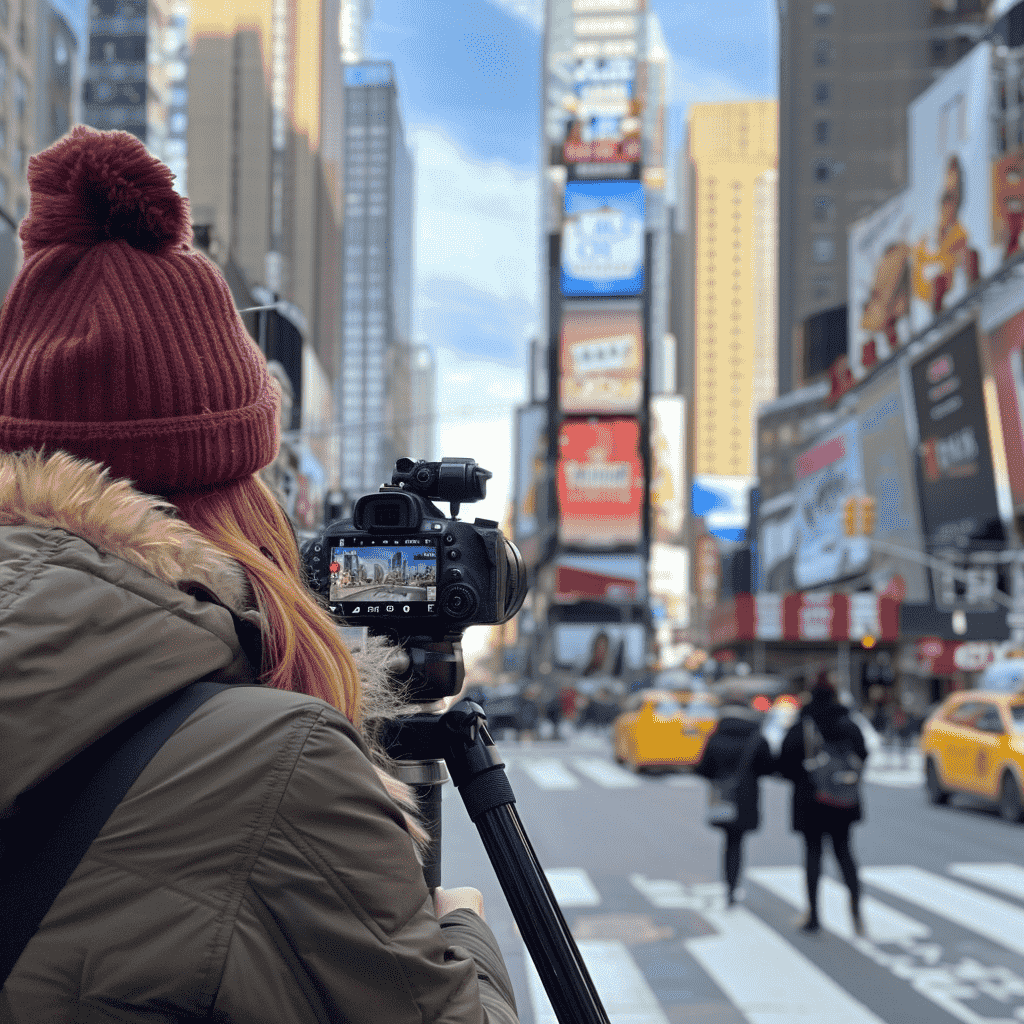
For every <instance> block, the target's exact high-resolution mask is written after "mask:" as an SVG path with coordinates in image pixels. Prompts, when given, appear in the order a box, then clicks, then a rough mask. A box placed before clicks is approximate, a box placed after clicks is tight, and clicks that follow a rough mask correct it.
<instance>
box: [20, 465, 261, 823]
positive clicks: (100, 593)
mask: <svg viewBox="0 0 1024 1024" xmlns="http://www.w3.org/2000/svg"><path fill="white" fill-rule="evenodd" d="M229 609H230V610H229ZM232 613H234V615H236V616H238V617H239V619H241V620H243V621H245V622H248V623H249V624H250V625H252V626H257V627H258V625H259V621H260V620H259V614H258V613H257V612H256V610H255V608H254V600H253V595H252V591H251V588H250V587H249V584H248V580H247V579H246V576H245V574H244V572H243V571H242V568H241V566H239V565H238V563H237V562H235V561H234V560H233V559H231V558H230V557H229V556H228V555H226V554H224V553H223V552H222V551H220V549H218V548H217V547H216V546H215V545H213V544H212V543H211V542H209V541H208V540H206V539H205V538H204V537H203V536H202V535H201V534H199V533H198V532H197V531H196V530H194V529H193V528H192V527H190V526H189V525H188V524H187V523H184V522H183V521H181V520H180V519H177V518H175V515H174V510H173V509H172V508H171V507H170V506H169V505H167V503H166V502H164V501H161V500H160V499H159V498H154V497H152V496H149V495H145V494H141V493H139V492H138V491H136V490H135V489H134V488H133V487H132V486H131V484H130V483H128V482H126V481H123V480H113V479H111V478H110V477H109V475H108V474H107V473H106V472H105V470H104V469H103V468H102V467H101V466H99V465H97V464H95V463H90V462H86V461H82V460H78V459H74V458H72V457H71V456H69V455H66V454H64V453H56V454H52V455H43V454H40V453H38V452H22V453H19V454H5V453H0V813H2V812H3V810H4V809H5V808H7V807H9V805H10V803H11V802H12V800H13V799H14V798H15V797H16V796H17V794H18V793H19V792H21V791H23V790H24V789H26V788H27V787H28V786H31V785H34V784H35V783H36V782H38V781H40V780H41V779H43V778H45V777H46V776H47V775H49V774H50V773H51V772H52V771H53V770H54V769H56V768H57V767H59V766H60V765H61V764H63V763H65V762H66V761H67V760H68V759H70V758H71V757H73V756H74V755H75V754H76V753H77V752H78V751H80V750H82V749H84V748H85V747H86V746H88V745H89V744H90V743H92V742H93V741H94V740H95V739H96V738H98V737H99V736H101V735H103V734H104V733H106V732H107V731H108V730H109V729H111V728H112V727H114V726H115V725H117V724H118V723H119V722H122V721H124V720H125V719H127V718H129V717H130V716H131V715H132V714H134V713H135V712H136V711H138V710H140V709H141V708H143V707H145V706H147V705H148V704H150V703H152V702H153V701H155V700H159V699H160V698H161V697H163V696H165V695H167V694H169V693H172V692H174V691H175V690H177V689H180V688H181V687H182V686H185V685H187V684H188V683H189V682H191V681H193V680H195V679H199V678H202V677H204V676H210V675H211V674H216V676H217V678H218V679H221V680H223V681H225V682H254V681H255V674H256V672H258V670H259V665H256V666H253V665H252V664H251V662H250V661H249V659H248V658H247V657H246V655H245V653H244V652H243V649H242V645H241V643H240V641H239V637H238V633H237V631H236V624H235V620H234V619H233V618H232Z"/></svg>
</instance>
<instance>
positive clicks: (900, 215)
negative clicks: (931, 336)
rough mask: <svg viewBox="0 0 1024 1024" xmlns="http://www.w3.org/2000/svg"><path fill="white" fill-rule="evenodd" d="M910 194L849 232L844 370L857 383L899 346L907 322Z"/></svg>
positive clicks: (907, 333)
mask: <svg viewBox="0 0 1024 1024" xmlns="http://www.w3.org/2000/svg"><path fill="white" fill-rule="evenodd" d="M913 223H914V217H913V195H912V193H911V192H910V191H909V190H908V191H906V192H902V193H900V194H899V195H897V196H894V197H893V198H892V199H890V200H889V201H888V202H887V203H883V205H882V206H880V207H879V208H878V209H877V210H874V211H873V212H872V213H869V214H868V215H867V216H866V217H864V218H862V219H861V220H859V221H857V222H856V223H855V224H854V225H853V226H852V227H851V228H850V232H849V301H848V303H847V316H848V317H849V324H848V334H847V337H848V339H849V342H848V354H849V361H850V370H851V372H852V373H853V376H854V377H855V378H857V379H860V378H861V377H863V376H864V374H865V373H866V371H867V370H869V369H870V368H871V367H872V366H874V364H875V363H877V362H879V361H880V360H884V359H887V358H888V357H889V356H891V355H892V354H893V353H894V352H895V351H896V350H897V349H898V348H899V347H900V346H902V345H905V344H906V343H907V342H908V341H909V340H910V336H911V334H912V333H913V328H912V327H911V323H910V294H911V284H910V282H911V267H912V263H911V251H910V245H909V244H908V241H907V240H908V239H909V238H911V237H912V232H913Z"/></svg>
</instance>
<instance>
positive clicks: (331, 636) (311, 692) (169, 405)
mask: <svg viewBox="0 0 1024 1024" xmlns="http://www.w3.org/2000/svg"><path fill="white" fill-rule="evenodd" d="M28 184H29V189H30V192H31V204H30V209H29V214H28V216H27V217H26V218H25V219H24V220H23V221H22V222H21V226H20V229H19V233H20V236H21V241H22V244H23V250H24V256H25V261H24V264H23V266H22V268H21V270H20V271H19V273H18V275H17V277H16V279H15V280H14V282H13V284H12V286H11V289H10V291H9V292H8V294H7V297H6V299H5V301H4V304H3V308H2V310H0V922H2V923H0V986H2V989H0V1020H2V1021H4V1024H11V1022H13V1024H42V1022H44V1021H45V1022H46V1024H112V1022H114V1021H117V1022H120V1024H133V1022H140V1024H141V1022H143V1021H158V1020H159V1021H177V1022H185V1021H201V1020H202V1021H213V1020H216V1021H220V1022H222V1024H236V1022H237V1024H243V1022H244V1024H285V1022H287V1024H328V1022H335V1021H347V1022H350V1024H379V1022H381V1021H395V1022H397V1021H415V1022H417V1024H429V1022H442V1021H443V1022H444V1024H470V1022H472V1024H480V1022H487V1024H514V1022H515V1021H516V1019H517V1018H516V1012H515V1000H514V998H513V995H512V990H511V986H510V983H509V978H508V973H507V971H506V969H505V965H504V963H503V961H502V957H501V954H500V952H499V949H498V946H497V943H496V942H495V939H494V936H493V934H492V933H491V931H490V929H489V927H488V926H487V924H485V922H484V920H483V916H482V902H481V898H480V894H479V893H478V892H476V890H472V889H454V890H441V889H437V890H435V891H434V892H433V893H431V892H430V891H428V889H427V886H426V883H425V881H424V877H423V871H422V868H421V865H420V863H419V860H418V856H417V844H418V843H419V844H422V841H423V839H424V835H425V834H424V830H423V827H422V825H421V824H420V823H419V821H418V819H417V815H416V811H415V807H414V804H413V802H412V800H411V797H410V792H409V790H408V788H407V787H405V786H404V785H403V784H402V783H400V782H399V781H397V780H396V779H394V778H392V777H391V775H390V774H389V773H388V770H387V768H388V762H387V759H386V758H385V757H384V755H383V753H382V752H380V750H379V748H377V746H376V745H375V743H374V732H373V729H372V723H373V722H375V721H377V722H379V721H380V720H381V718H384V717H387V716H388V715H390V714H393V712H394V709H395V707H396V702H397V699H398V698H397V695H396V694H395V693H393V692H392V688H391V684H390V683H389V681H388V678H387V661H386V659H387V658H388V657H391V656H393V655H394V654H395V651H394V649H393V648H391V649H388V650H383V651H380V652H379V653H376V654H375V653H374V652H373V651H371V650H369V648H367V650H366V651H365V652H364V657H363V663H362V665H357V664H356V662H355V660H354V659H353V656H352V653H351V652H350V651H349V650H348V648H347V647H346V646H345V644H344V642H343V641H342V638H341V635H340V633H339V631H338V628H337V624H336V623H335V621H334V620H333V619H332V618H331V617H330V615H329V614H328V613H327V611H326V609H325V608H324V607H323V606H322V604H321V603H318V601H317V600H316V599H315V598H314V597H313V595H312V594H311V592H310V591H309V590H308V589H307V587H306V586H305V585H304V583H303V578H302V572H301V567H300V562H299V552H298V548H297V545H296V540H295V534H294V532H293V531H292V527H291V523H290V522H289V519H288V516H287V515H286V513H285V512H284V510H283V509H282V508H281V506H280V505H279V504H278V503H277V501H276V500H275V498H274V495H273V493H272V491H271V490H270V489H269V488H268V486H267V485H266V484H265V483H263V482H262V480H261V479H260V478H259V476H257V474H258V473H259V471H260V470H262V469H264V468H265V467H266V466H268V465H269V464H270V463H272V462H273V461H274V459H275V458H276V457H277V455H278V449H279V445H280V429H281V421H280V420H281V410H280V401H281V393H280V388H279V387H278V385H277V383H276V382H275V381H274V380H273V378H272V377H271V375H270V374H269V372H268V368H267V362H266V359H265V357H264V355H263V354H262V353H261V352H260V350H259V348H258V347H257V346H256V344H255V343H254V342H253V341H252V339H251V338H250V337H249V336H248V334H247V333H246V330H245V327H244V325H243V322H242V320H241V318H240V316H239V314H238V312H237V311H236V309H235V304H234V302H233V300H232V296H231V292H230V291H229V289H228V286H227V283H226V281H225V280H224V277H223V276H222V275H221V273H220V271H219V269H218V268H217V267H216V265H215V264H214V263H213V262H211V260H210V259H208V258H207V257H206V256H205V255H203V254H202V253H200V252H198V251H197V250H196V249H194V248H193V247H192V245H191V244H190V243H191V238H192V230H191V224H190V219H189V208H188V203H187V200H185V199H183V198H182V197H181V195H179V194H178V193H177V192H176V191H175V189H174V184H173V177H172V174H171V172H170V170H169V169H168V168H167V167H166V166H165V165H164V164H162V163H160V161H158V160H157V159H156V158H154V157H153V156H151V155H150V154H149V153H148V152H147V150H146V148H145V146H144V145H143V144H142V143H141V142H140V141H139V140H138V139H136V138H135V137H134V136H132V135H129V134H128V133H126V132H97V131H94V130H93V129H90V128H86V127H84V126H76V127H75V128H74V129H73V130H72V131H71V132H70V133H69V134H68V135H66V136H65V137H64V138H62V139H61V140H59V141H58V142H57V143H55V144H54V145H53V146H51V147H50V148H48V149H46V150H44V151H43V152H41V153H39V154H38V155H36V156H33V157H32V159H31V160H30V162H29V167H28ZM185 698H187V700H186V699H185ZM183 708H184V710H185V711H186V712H188V713H187V714H181V710H182V709H183ZM115 740H116V742H113V741H115ZM125 752H129V753H130V756H129V757H125V756H124V755H125ZM97 811H102V813H97ZM83 837H84V842H82V841H81V840H82V839H83ZM11 968H13V969H11ZM4 982H6V984H4Z"/></svg>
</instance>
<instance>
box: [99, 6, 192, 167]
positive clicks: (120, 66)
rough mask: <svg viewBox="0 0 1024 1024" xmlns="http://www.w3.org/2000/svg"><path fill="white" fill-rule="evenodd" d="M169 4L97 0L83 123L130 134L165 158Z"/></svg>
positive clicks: (169, 28)
mask: <svg viewBox="0 0 1024 1024" xmlns="http://www.w3.org/2000/svg"><path fill="white" fill-rule="evenodd" d="M171 17H172V3H171V0H93V3H92V5H91V7H90V19H89V67H88V72H87V77H86V83H85V102H84V110H83V120H84V122H85V123H86V124H90V125H92V126H93V127H94V128H108V129H109V128H120V129H121V130H123V131H127V132H131V133H132V135H134V136H136V137H137V138H138V139H140V140H141V141H142V142H144V143H145V144H146V148H147V149H148V150H149V151H150V152H151V153H152V154H153V155H154V156H157V157H159V158H160V159H164V156H165V152H164V144H165V142H166V140H167V110H168V99H169V86H170V78H171V77H172V75H173V73H174V69H173V68H172V67H171V62H170V61H168V60H167V59H166V43H167V33H168V32H169V31H170V30H171Z"/></svg>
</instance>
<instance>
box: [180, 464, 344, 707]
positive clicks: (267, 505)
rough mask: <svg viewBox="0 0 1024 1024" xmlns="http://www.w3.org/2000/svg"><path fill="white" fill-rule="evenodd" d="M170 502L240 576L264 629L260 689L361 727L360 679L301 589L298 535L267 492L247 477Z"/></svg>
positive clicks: (334, 632) (325, 620)
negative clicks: (296, 697)
mask: <svg viewBox="0 0 1024 1024" xmlns="http://www.w3.org/2000/svg"><path fill="white" fill-rule="evenodd" d="M172 500H173V502H174V504H175V506H176V507H177V509H178V513H179V514H180V515H181V518H182V519H184V520H185V522H187V523H188V524H189V526H191V527H192V528H193V529H195V530H198V531H199V532H200V533H201V534H203V536H204V537H206V538H207V539H208V540H210V541H212V542H213V543H214V544H216V545H217V547H219V548H220V549H221V550H222V551H224V552H225V553H226V554H228V555H230V556H231V557H232V558H234V559H235V561H236V562H238V563H239V565H241V566H242V568H243V569H244V570H245V574H246V576H247V577H248V579H249V582H250V584H251V585H252V589H253V593H254V595H255V597H256V607H257V609H258V610H259V612H260V615H261V616H262V617H263V621H264V629H263V664H262V665H261V666H260V674H261V678H262V680H263V682H264V683H266V685H268V686H273V687H275V688H276V689H279V690H296V691H298V692H300V693H305V694H307V695H309V696H311V697H319V698H320V699H321V700H325V701H327V703H328V704H331V705H333V706H334V707H336V708H337V709H338V710H339V711H340V712H341V713H342V714H343V715H345V717H346V718H348V719H349V721H351V722H352V723H353V724H355V725H359V724H360V718H361V713H360V684H359V673H358V671H357V670H356V667H355V663H354V662H353V660H352V655H351V654H350V653H349V650H348V648H347V647H346V646H345V644H344V642H343V641H342V639H341V636H340V635H339V634H338V631H337V629H336V628H335V625H334V622H333V620H332V619H331V618H330V616H329V615H328V614H327V612H326V610H325V609H324V608H323V607H322V606H321V605H320V604H319V603H318V602H317V600H316V598H315V597H314V595H313V594H312V592H311V591H310V590H309V589H308V588H307V587H306V586H304V585H303V582H302V571H301V568H300V566H299V552H298V547H297V545H296V543H295V533H294V531H293V530H292V526H291V522H290V521H289V519H288V516H287V515H286V514H285V511H284V509H282V508H281V506H280V505H279V504H278V502H277V500H276V499H275V498H274V495H273V493H272V492H271V490H270V488H269V487H268V486H267V485H266V484H265V483H264V482H263V481H262V480H261V479H260V478H259V477H256V476H248V477H243V478H242V479H241V480H233V481H231V482H230V483H227V484H223V485H221V486H219V487H216V488H210V489H204V490H202V491H189V492H179V493H176V494H175V495H174V496H173V498H172Z"/></svg>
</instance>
